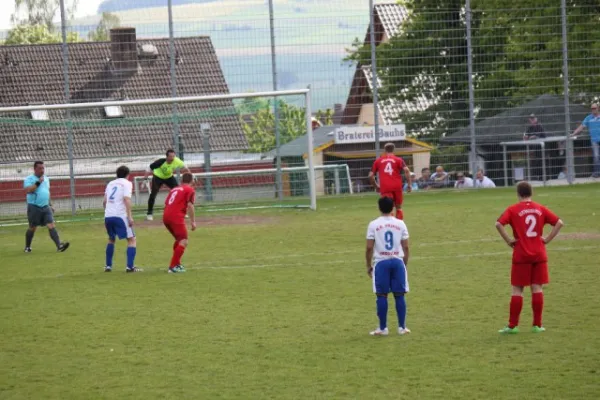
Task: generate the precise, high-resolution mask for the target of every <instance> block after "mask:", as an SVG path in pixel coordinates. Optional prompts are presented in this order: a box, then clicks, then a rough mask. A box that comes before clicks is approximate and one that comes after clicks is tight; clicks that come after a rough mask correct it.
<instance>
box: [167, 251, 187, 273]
mask: <svg viewBox="0 0 600 400" xmlns="http://www.w3.org/2000/svg"><path fill="white" fill-rule="evenodd" d="M184 252H185V247H183V246H177V247H176V248H175V250H173V257H172V258H171V265H169V268H173V267H176V266H178V265H179V264H181V257H183V253H184Z"/></svg>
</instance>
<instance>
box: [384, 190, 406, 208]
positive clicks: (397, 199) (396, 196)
mask: <svg viewBox="0 0 600 400" xmlns="http://www.w3.org/2000/svg"><path fill="white" fill-rule="evenodd" d="M402 196H403V193H402V189H400V190H391V191H390V190H388V191H385V192H384V191H382V192H381V197H389V198H390V199H392V200H394V204H395V205H397V206H401V205H402V199H403V197H402Z"/></svg>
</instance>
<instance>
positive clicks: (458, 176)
mask: <svg viewBox="0 0 600 400" xmlns="http://www.w3.org/2000/svg"><path fill="white" fill-rule="evenodd" d="M456 180H457V181H459V182H464V181H465V173H464V172H458V173H457V174H456Z"/></svg>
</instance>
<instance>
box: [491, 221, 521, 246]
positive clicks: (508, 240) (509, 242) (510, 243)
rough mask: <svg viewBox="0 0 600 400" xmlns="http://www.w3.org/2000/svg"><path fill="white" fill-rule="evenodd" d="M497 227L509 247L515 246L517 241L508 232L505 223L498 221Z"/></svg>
mask: <svg viewBox="0 0 600 400" xmlns="http://www.w3.org/2000/svg"><path fill="white" fill-rule="evenodd" d="M496 229H497V230H498V233H499V234H500V236H502V239H504V241H505V242H506V244H507V245H508V246H509V247H515V244H516V243H517V241H516V240H515V239H513V238H511V237H510V236H509V235H508V232H506V229H504V225H502V224H501V223H500V222H496Z"/></svg>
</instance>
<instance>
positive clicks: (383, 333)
mask: <svg viewBox="0 0 600 400" xmlns="http://www.w3.org/2000/svg"><path fill="white" fill-rule="evenodd" d="M389 333H390V331H388V328H385V329H384V330H381V329H379V328H377V329H375V330H374V331H372V332H369V335H371V336H387V335H388V334H389Z"/></svg>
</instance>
